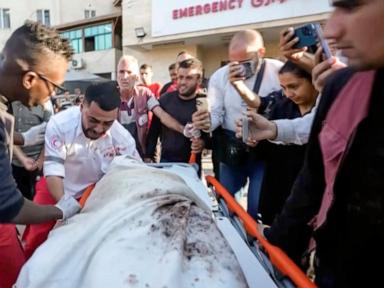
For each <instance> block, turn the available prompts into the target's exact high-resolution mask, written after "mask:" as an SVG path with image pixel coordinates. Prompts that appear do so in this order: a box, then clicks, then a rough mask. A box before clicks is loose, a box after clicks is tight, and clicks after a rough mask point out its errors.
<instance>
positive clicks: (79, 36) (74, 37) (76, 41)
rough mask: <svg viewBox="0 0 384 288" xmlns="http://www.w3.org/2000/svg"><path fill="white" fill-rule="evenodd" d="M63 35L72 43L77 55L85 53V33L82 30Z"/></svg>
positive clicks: (66, 32)
mask: <svg viewBox="0 0 384 288" xmlns="http://www.w3.org/2000/svg"><path fill="white" fill-rule="evenodd" d="M61 35H62V36H63V37H64V38H67V39H68V40H69V41H71V44H72V48H73V50H74V51H75V53H82V52H83V31H82V30H81V29H78V30H70V31H65V32H63V33H61Z"/></svg>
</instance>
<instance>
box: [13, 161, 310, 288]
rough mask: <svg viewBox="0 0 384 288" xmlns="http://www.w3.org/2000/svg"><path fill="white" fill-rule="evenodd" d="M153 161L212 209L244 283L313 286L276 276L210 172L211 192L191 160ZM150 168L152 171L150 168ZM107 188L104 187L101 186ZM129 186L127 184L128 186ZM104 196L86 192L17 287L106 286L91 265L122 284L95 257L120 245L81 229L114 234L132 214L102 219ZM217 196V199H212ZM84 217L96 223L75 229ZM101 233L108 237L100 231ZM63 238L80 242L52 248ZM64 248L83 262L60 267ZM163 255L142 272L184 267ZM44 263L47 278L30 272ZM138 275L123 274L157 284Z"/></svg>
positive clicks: (113, 205) (130, 279)
mask: <svg viewBox="0 0 384 288" xmlns="http://www.w3.org/2000/svg"><path fill="white" fill-rule="evenodd" d="M119 165H121V167H123V166H124V165H125V163H124V159H123V160H122V161H120V162H119V161H117V164H116V165H115V166H116V168H117V169H116V171H119V169H118V168H119V167H118V166H119ZM151 166H152V167H155V168H156V170H158V171H163V172H165V173H168V174H169V173H170V174H175V175H177V176H179V177H181V178H182V179H183V180H184V182H185V183H186V184H187V186H188V187H189V188H190V190H191V191H193V194H194V195H192V198H193V201H194V202H196V203H198V206H200V207H204V209H206V210H207V209H209V210H210V211H211V213H210V214H211V216H212V219H213V221H214V223H215V224H216V227H217V228H218V230H219V231H220V232H221V234H222V236H223V237H224V239H225V240H226V242H227V243H228V245H229V246H230V248H231V250H232V252H233V253H234V255H235V257H236V259H237V261H238V264H239V266H240V267H241V270H242V273H243V275H244V278H245V280H246V286H248V287H294V286H300V287H314V285H313V284H312V285H311V282H309V280H308V279H304V280H303V279H301V280H302V282H301V283H297V282H296V285H293V284H292V282H290V281H288V280H287V279H288V278H285V277H282V278H277V277H276V273H275V269H274V268H273V267H272V265H271V262H270V261H269V259H268V258H267V257H266V256H265V254H264V252H262V251H261V250H260V249H259V246H258V244H256V245H254V244H255V243H256V242H255V241H253V242H252V245H249V242H250V241H249V240H250V239H251V238H250V237H249V235H247V232H245V229H244V230H242V229H241V228H240V229H239V227H242V225H241V224H243V223H242V221H243V220H239V218H236V217H235V218H233V217H232V216H233V215H235V214H236V213H235V212H234V209H233V207H232V206H231V205H223V204H224V203H223V199H224V198H223V197H222V195H221V194H220V193H218V192H217V191H216V189H217V186H218V185H220V184H217V183H215V181H214V179H211V178H209V177H208V178H207V181H208V183H209V185H213V186H214V187H213V189H212V191H213V193H207V192H208V191H211V190H210V189H208V190H207V187H206V186H205V185H204V184H203V183H202V181H201V180H200V179H199V178H198V177H197V175H196V172H195V170H194V169H193V168H192V167H191V166H190V165H187V164H178V163H162V164H152V165H151ZM138 167H139V166H138ZM129 169H131V168H129ZM138 169H139V170H140V169H141V168H140V167H139V168H138ZM152 170H153V169H152ZM152 170H151V171H152ZM132 171H134V170H132ZM135 171H136V170H135ZM143 171H146V170H145V168H143ZM131 173H132V172H131ZM140 173H142V172H140ZM151 173H153V171H152V172H151ZM159 173H161V172H159ZM126 175H131V176H132V178H135V177H134V175H132V174H126ZM138 175H139V174H138ZM152 175H155V174H152ZM116 176H117V178H116V179H121V175H116ZM149 177H150V176H149ZM158 179H160V178H158ZM158 179H156V178H153V179H150V180H149V181H158V185H159V186H161V185H163V184H164V185H165V186H166V185H167V183H163V184H162V183H160V182H161V180H158ZM171 180H172V179H171ZM132 181H133V183H131V184H132V185H133V186H132V189H133V190H134V188H133V187H135V186H134V185H137V183H136V184H135V183H134V180H132ZM131 184H129V185H131ZM103 185H104V186H105V185H106V183H104V182H103V179H102V180H101V181H100V182H99V183H98V184H97V185H96V189H95V190H97V188H99V189H102V188H103ZM118 186H119V184H116V183H115V185H114V186H113V190H114V189H116V187H118ZM165 186H164V187H165ZM105 187H107V186H105ZM130 187H131V186H130ZM126 188H127V187H126ZM132 189H131V188H130V191H131V190H132ZM219 190H220V189H219ZM88 194H90V193H88ZM116 195H117V194H116ZM116 195H114V196H116ZM212 195H215V196H216V197H217V198H216V197H213V196H212ZM102 196H103V195H101V194H97V195H92V194H90V201H89V202H90V203H87V204H85V207H84V210H83V211H82V213H80V214H79V215H77V216H75V217H74V219H73V221H72V219H71V220H70V221H69V223H68V224H66V225H63V227H59V228H58V229H55V230H53V231H52V233H51V235H50V237H49V238H48V240H47V242H46V243H44V244H43V245H42V246H41V247H40V248H39V249H38V250H37V251H36V253H35V254H34V255H33V257H32V258H31V260H30V261H29V262H28V263H27V264H26V266H25V267H24V268H23V270H22V272H21V273H20V277H19V279H18V281H17V283H16V286H15V287H25V288H28V287H103V285H105V284H103V283H94V282H92V281H93V280H92V279H89V277H88V274H87V273H86V271H88V270H92V269H95V271H103V275H104V276H103V280H104V278H106V279H107V281H106V283H108V284H111V285H112V286H110V287H120V286H117V285H115V284H114V283H117V282H119V281H117V280H116V275H117V274H116V273H112V272H111V273H109V272H108V271H107V270H108V264H107V263H104V262H103V261H101V262H100V261H98V260H99V259H98V257H100V258H101V255H103V251H101V250H102V249H104V250H108V249H111V247H114V246H113V245H119V244H116V243H114V244H113V245H112V246H111V245H109V243H108V239H102V240H103V241H99V242H98V243H92V241H91V240H92V239H89V238H90V237H93V235H87V231H83V230H86V229H87V228H89V229H88V230H89V231H88V234H91V233H93V231H95V229H97V230H103V229H108V231H107V234H106V235H111V233H112V232H113V233H115V234H118V233H119V232H118V231H117V230H116V229H117V228H116V229H115V228H111V226H113V225H115V226H116V227H118V225H117V224H116V223H117V222H119V221H120V222H121V221H123V222H124V223H123V224H124V225H125V223H129V221H130V220H129V219H130V218H127V219H123V218H124V217H125V214H124V213H120V212H116V214H118V215H114V218H113V217H111V218H112V219H109V216H108V219H105V218H103V213H105V215H111V214H110V213H106V212H107V211H105V210H106V207H104V206H107V205H104V204H103V203H102V199H101V198H100V197H102ZM132 197H133V198H131V199H130V200H132V199H135V198H134V197H136V196H132ZM140 197H141V196H140ZM140 197H139V198H140ZM154 197H156V196H154ZM85 198H86V197H84V199H83V200H82V201H83V202H85ZM99 198H100V199H99ZM216 199H217V200H218V201H216ZM144 200H145V199H144ZM147 202H148V201H147ZM147 202H146V200H145V201H144V202H140V205H139V206H140V207H139V208H138V207H136V206H132V207H131V212H132V213H131V214H132V216H130V217H131V218H135V217H139V216H140V215H137V214H141V213H142V210H139V209H142V206H143V205H147V204H146V203H147ZM148 203H149V202H148ZM119 205H120V206H121V203H117V201H114V202H112V203H111V205H110V206H111V209H112V210H114V211H119V210H118V209H117V208H116V207H120V206H119ZM95 207H97V209H98V210H97V211H100V212H98V213H97V214H94V216H93V217H91V216H90V215H91V214H92V213H93V210H92V209H93V208H95ZM148 207H149V208H148V209H150V204H148ZM225 207H227V208H225ZM135 213H136V214H135ZM99 214H101V215H100V216H99ZM95 215H98V216H97V217H99V218H98V219H94V218H95ZM152 215H153V214H152ZM87 216H89V217H91V219H93V222H94V223H89V224H87V225H89V227H84V226H83V227H81V230H79V226H81V224H79V223H81V221H83V220H85V217H87ZM82 218H84V219H82ZM99 219H104V220H103V221H104V222H107V223H105V225H104V224H102V223H101V222H100V220H99ZM143 219H144V220H143V221H145V218H143ZM234 219H237V220H234ZM140 221H141V220H140ZM236 221H237V222H236ZM70 222H73V223H70ZM76 222H79V223H77V225H76ZM85 223H88V222H85ZM234 223H238V224H240V225H236V224H235V225H234ZM92 225H94V228H93V229H91V228H92V227H93V226H92ZM152 225H153V224H152ZM236 226H237V228H236ZM151 227H152V226H151ZM76 229H77V230H76ZM138 230H140V229H138ZM80 231H81V232H80ZM90 231H92V232H90ZM239 231H243V232H241V233H239ZM130 233H133V232H130ZM137 233H139V232H137ZM77 234H79V238H81V239H69V241H68V239H67V238H65V237H68V235H77ZM80 234H81V235H80ZM95 234H96V233H95ZM130 236H132V235H130ZM70 237H71V236H70ZM103 237H104V238H107V236H103ZM252 237H253V238H252V239H254V235H253V236H252ZM64 238H65V240H64ZM72 238H73V237H72ZM131 238H132V237H131ZM132 239H134V238H132ZM245 240H246V241H245ZM55 241H56V242H55ZM95 241H96V240H95ZM95 241H93V242H95ZM68 242H70V243H68ZM127 242H129V241H128V240H127ZM63 243H66V244H67V245H74V246H79V245H83V246H79V247H76V250H73V249H72V250H70V249H69V248H68V247H63V249H60V247H59V248H57V247H56V245H59V246H60V245H63ZM104 243H106V244H104ZM124 244H126V243H125V242H124ZM128 244H129V243H128ZM215 244H216V243H212V245H215ZM103 245H104V246H105V248H101V247H103ZM143 245H144V244H143ZM217 245H219V244H217ZM92 246H94V247H93V248H92ZM128 246H129V245H128ZM64 248H68V249H67V250H69V251H75V252H76V254H77V253H79V254H80V255H74V256H73V257H77V258H76V259H73V260H74V261H73V262H74V263H76V262H79V261H80V259H83V260H84V261H86V262H87V263H86V264H84V265H80V264H78V265H77V267H75V268H74V270H73V269H72V270H71V269H69V267H63V265H65V263H68V266H69V265H70V261H69V260H65V259H67V256H66V255H62V254H63V253H65V249H64ZM131 249H132V248H131ZM49 252H52V253H51V254H56V255H52V258H51V259H46V258H47V253H48V254H49ZM71 253H73V252H71ZM73 254H74V253H73ZM104 254H105V253H104ZM108 254H111V252H109V253H108ZM112 254H113V253H112ZM255 255H256V256H255ZM168 256H169V255H168ZM168 256H167V257H168ZM60 257H61V258H62V259H63V260H62V261H61V262H60ZM87 257H89V258H91V259H87ZM109 257H110V255H109ZM116 257H118V255H116ZM140 257H144V255H142V254H140ZM148 257H156V255H154V254H149V256H148ZM164 257H165V256H164ZM164 257H163V258H164ZM167 257H165V258H167ZM172 257H173V258H172ZM172 257H171V258H169V257H168V258H169V259H171V260H172V259H173V260H175V259H176V260H175V261H179V260H180V259H179V257H178V256H177V257H176V258H175V255H172ZM163 258H161V259H163ZM168 258H167V259H168ZM55 259H58V260H57V261H59V262H58V263H55ZM167 259H166V260H165V263H166V264H164V265H165V267H168V268H167V269H166V268H164V269H166V270H167V271H166V272H163V273H159V274H156V273H155V272H151V273H147V272H146V274H150V275H157V276H156V277H161V278H164V277H165V276H164V274H166V273H167V272H168V271H181V270H183V269H181V268H179V266H180V263H175V265H174V266H172V263H171V264H169V263H168V264H167ZM169 259H168V260H169ZM118 261H119V260H118ZM114 264H115V263H111V266H113V265H114ZM283 264H284V263H283ZM44 265H47V267H52V271H53V270H56V272H51V275H50V271H46V273H47V274H48V275H47V276H46V277H45V278H44V277H40V278H39V277H35V276H36V275H35V273H34V272H36V271H35V269H37V270H38V271H41V269H44V267H45V266H44ZM100 265H104V266H105V267H104V268H102V267H100ZM137 265H139V264H137ZM166 265H168V266H166ZM169 265H171V266H169ZM289 265H291V264H289ZM181 266H183V265H181ZM200 266H201V265H200ZM218 266H219V265H218ZM125 267H126V268H127V270H129V266H128V265H125ZM133 267H134V266H133ZM160 267H161V266H160ZM169 267H170V268H169ZM183 267H184V266H183ZM55 268H56V269H55ZM135 268H136V267H135ZM214 268H215V267H213V268H211V269H213V270H214ZM79 269H82V270H84V271H82V272H81V273H78V271H77V270H79ZM160 269H161V268H160ZM180 269H181V270H180ZM194 269H196V268H194ZM288 270H289V269H288ZM44 271H45V270H44ZM74 271H75V272H76V273H77V274H79V275H78V280H77V282H73V283H76V284H71V283H72V282H71V281H72V280H73V281H75V278H76V275H74V274H76V273H74ZM114 272H116V271H114ZM282 272H283V273H286V272H287V271H282ZM55 273H58V274H62V275H56V274H55ZM95 273H97V272H95ZM99 274H100V272H99ZM69 275H71V276H73V278H74V279H71V280H70V279H68V276H69ZM138 275H140V274H133V273H131V274H128V277H125V278H124V279H125V280H124V281H125V282H124V284H126V283H130V284H136V285H137V286H132V287H157V286H156V285H152V286H151V285H150V284H148V283H150V279H148V281H147V282H148V283H145V285H144V283H143V282H139V280H138V279H140V278H139V277H138ZM187 276H188V275H187ZM108 277H110V279H108ZM169 277H170V280H169V282H168V283H173V281H175V283H179V284H175V285H173V286H172V285H170V286H168V287H190V286H191V285H189V284H188V285H187V284H185V283H186V282H183V280H180V279H179V278H180V277H179V276H178V275H171V276H169ZM187 278H188V277H187ZM174 279H175V280H174ZM39 281H44V282H40V283H50V284H49V285H48V284H47V286H41V285H40V284H38V283H39ZM49 281H51V282H49ZM164 281H166V280H164ZM177 281H179V282H177ZM194 281H198V279H196V278H195V279H194ZM306 281H308V282H306ZM99 282H100V279H99ZM158 282H159V281H157V282H156V281H155V283H158ZM90 283H92V284H91V286H89V285H90ZM180 283H184V284H180ZM188 283H189V282H188ZM152 284H153V282H152ZM194 284H196V286H195V285H193V286H194V287H206V284H207V285H209V286H210V287H212V285H210V284H208V283H207V282H203V283H198V282H195V283H194ZM198 284H200V285H198ZM71 285H72V286H71ZM97 285H99V286H97ZM147 285H148V286H147ZM104 287H105V286H104ZM122 287H125V286H122ZM128 287H129V285H128ZM217 287H234V286H228V285H225V283H221V284H219V283H218V284H217ZM236 287H237V286H236ZM238 287H240V286H238Z"/></svg>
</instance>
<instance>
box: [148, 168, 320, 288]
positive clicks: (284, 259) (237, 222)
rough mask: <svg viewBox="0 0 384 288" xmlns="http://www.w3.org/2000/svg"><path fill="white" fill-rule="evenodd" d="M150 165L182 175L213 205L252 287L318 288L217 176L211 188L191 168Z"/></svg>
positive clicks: (215, 215)
mask: <svg viewBox="0 0 384 288" xmlns="http://www.w3.org/2000/svg"><path fill="white" fill-rule="evenodd" d="M192 162H193V161H192ZM150 165H152V166H154V167H157V168H161V169H167V170H169V171H172V172H174V173H175V174H178V175H179V176H181V177H182V178H183V180H184V181H186V183H187V184H188V185H189V186H190V187H191V188H193V191H194V193H196V195H197V196H198V197H200V198H201V199H202V201H204V202H205V203H207V205H209V206H210V209H211V210H212V213H213V217H214V219H215V222H216V224H217V227H218V228H219V230H220V231H221V233H222V235H223V236H224V238H225V239H226V240H227V241H228V243H229V245H230V247H231V248H232V250H233V252H234V253H235V255H236V258H237V260H238V261H239V264H240V266H241V268H242V271H243V273H244V276H245V278H246V280H247V284H248V286H249V287H287V288H288V287H303V288H304V287H308V288H310V287H311V288H312V287H316V286H315V284H314V283H313V282H312V281H310V280H309V278H308V277H306V275H305V274H304V273H303V272H302V271H301V270H300V268H299V267H297V266H296V265H295V264H294V263H293V262H292V261H291V260H290V259H289V258H288V256H286V255H285V254H284V252H282V251H281V250H280V249H279V248H277V247H274V246H273V245H271V244H269V243H268V241H267V240H266V239H265V238H263V236H261V235H260V234H259V233H258V231H257V223H256V222H255V221H254V220H253V218H252V217H251V216H250V215H249V214H248V213H247V212H246V211H245V210H244V209H243V208H242V207H241V206H240V205H239V204H238V203H237V202H236V200H235V199H234V198H233V197H232V195H231V194H230V193H229V192H228V191H227V190H226V189H225V188H224V187H223V186H222V185H221V184H220V183H219V182H218V181H217V180H216V179H215V178H214V177H212V176H207V177H206V182H207V185H208V188H207V187H206V186H205V185H204V184H203V183H202V182H201V181H200V179H199V178H198V177H197V175H196V172H194V169H193V168H194V167H193V166H191V165H188V164H184V163H165V164H164V163H159V164H150ZM247 226H248V227H247ZM260 240H261V243H260V242H259V241H260ZM265 249H266V250H265ZM268 252H269V253H272V255H271V257H276V258H278V259H275V261H274V263H272V262H271V260H270V259H269V256H268ZM275 265H277V266H278V267H275ZM279 267H280V268H281V271H280V270H279Z"/></svg>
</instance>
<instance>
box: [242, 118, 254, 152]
mask: <svg viewBox="0 0 384 288" xmlns="http://www.w3.org/2000/svg"><path fill="white" fill-rule="evenodd" d="M242 122H243V126H242V140H243V142H244V143H245V144H247V145H249V141H248V140H249V138H251V139H255V136H256V133H257V128H256V126H255V125H254V124H253V123H252V121H249V120H248V117H247V116H244V117H243V121H242ZM253 142H254V145H256V144H257V142H256V141H253ZM254 145H252V146H254Z"/></svg>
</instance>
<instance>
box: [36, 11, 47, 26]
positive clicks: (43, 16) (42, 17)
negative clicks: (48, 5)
mask: <svg viewBox="0 0 384 288" xmlns="http://www.w3.org/2000/svg"><path fill="white" fill-rule="evenodd" d="M36 15H37V21H38V22H40V23H41V24H43V25H45V26H51V17H50V15H49V10H46V9H39V10H37V11H36Z"/></svg>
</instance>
